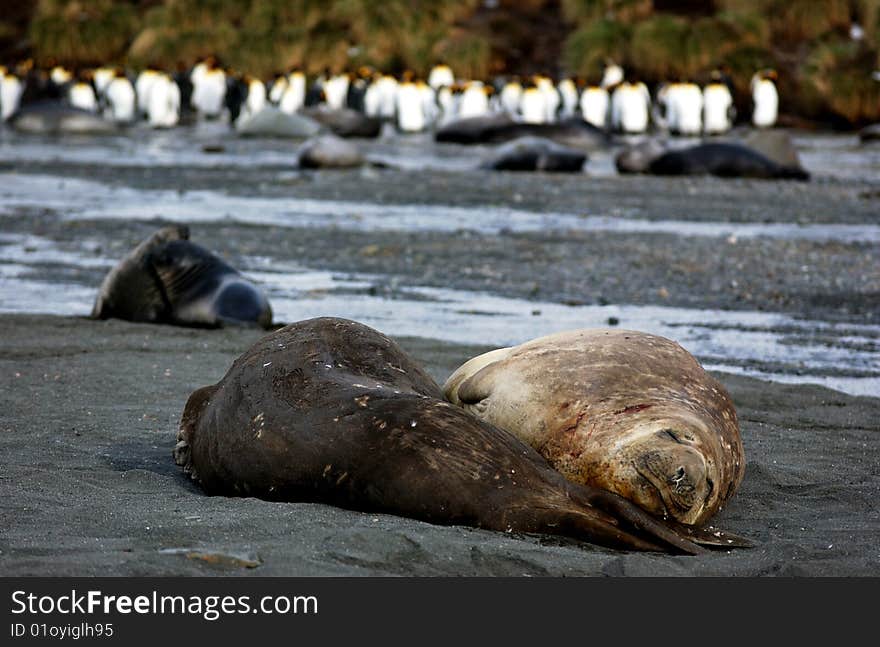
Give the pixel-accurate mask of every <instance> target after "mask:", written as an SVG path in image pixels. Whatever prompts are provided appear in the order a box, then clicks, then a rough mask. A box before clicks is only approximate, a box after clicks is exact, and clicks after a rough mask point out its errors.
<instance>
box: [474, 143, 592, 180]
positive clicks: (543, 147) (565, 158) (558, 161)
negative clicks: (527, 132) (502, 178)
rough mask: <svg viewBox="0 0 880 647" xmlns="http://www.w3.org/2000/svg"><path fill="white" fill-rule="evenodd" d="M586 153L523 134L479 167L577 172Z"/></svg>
mask: <svg viewBox="0 0 880 647" xmlns="http://www.w3.org/2000/svg"><path fill="white" fill-rule="evenodd" d="M586 159H587V154H586V153H583V152H581V151H579V150H575V149H573V148H568V147H567V146H562V145H560V144H557V143H556V142H553V141H550V140H549V139H544V138H543V137H520V138H518V139H514V140H513V141H512V142H509V143H507V144H504V145H503V146H501V147H499V148H498V150H497V151H495V154H494V155H492V157H491V158H489V159H487V160H486V161H484V162H483V163H482V164H481V165H480V168H483V169H491V170H495V171H547V172H556V173H560V172H561V173H578V172H580V171H581V169H583V167H584V162H585V161H586Z"/></svg>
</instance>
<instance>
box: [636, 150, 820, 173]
mask: <svg viewBox="0 0 880 647" xmlns="http://www.w3.org/2000/svg"><path fill="white" fill-rule="evenodd" d="M648 172H649V173H651V174H653V175H717V176H719V177H751V178H765V179H776V180H809V179H810V174H809V173H807V172H806V171H805V170H804V169H802V168H800V167H798V166H783V165H781V164H777V163H776V162H774V161H773V160H771V159H769V158H767V157H766V156H764V155H762V154H761V153H759V152H758V151H755V150H752V149H751V148H749V147H748V146H743V145H742V144H736V143H733V142H713V143H708V144H698V145H696V146H691V147H689V148H684V149H680V150H672V151H667V152H665V153H663V154H662V155H660V156H659V157H657V158H656V159H654V160H652V161H651V163H650V164H649V165H648Z"/></svg>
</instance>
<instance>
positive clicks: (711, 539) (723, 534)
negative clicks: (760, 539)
mask: <svg viewBox="0 0 880 647" xmlns="http://www.w3.org/2000/svg"><path fill="white" fill-rule="evenodd" d="M676 525H677V526H678V524H676ZM678 531H679V532H683V533H684V534H686V535H687V537H688V538H689V539H690V540H691V541H693V542H695V543H697V544H700V545H701V546H710V547H712V548H754V546H755V544H754V542H752V541H751V540H750V539H746V538H745V537H741V536H740V535H735V534H733V533H732V532H727V531H726V530H720V529H718V528H716V527H714V526H707V527H705V528H696V527H693V526H685V525H681V526H680V527H678Z"/></svg>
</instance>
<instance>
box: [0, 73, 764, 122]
mask: <svg viewBox="0 0 880 647" xmlns="http://www.w3.org/2000/svg"><path fill="white" fill-rule="evenodd" d="M775 81H776V73H775V72H774V71H773V70H762V71H760V72H758V73H756V74H755V75H754V77H753V78H752V81H751V94H752V110H751V121H752V125H753V126H755V127H758V128H769V127H772V126H773V125H774V124H775V123H776V119H777V112H778V104H779V96H778V93H777V90H776V84H775ZM47 98H48V99H56V100H60V101H62V102H65V103H67V104H68V105H69V106H71V107H74V108H78V109H81V110H84V111H87V112H90V113H93V114H98V115H100V116H102V117H103V118H105V119H107V120H108V121H111V122H114V123H117V124H130V123H133V122H135V121H141V120H142V121H145V122H146V123H148V124H149V125H150V126H152V127H154V128H171V127H174V126H177V125H178V124H180V123H181V122H182V121H186V120H187V119H188V118H192V117H193V116H194V117H195V118H198V119H206V120H216V119H226V120H228V121H229V122H230V123H232V124H235V123H236V122H238V121H239V120H241V119H244V118H247V117H249V116H252V115H254V114H256V113H258V112H260V111H261V110H262V109H263V108H264V107H267V106H270V105H271V106H274V107H276V108H277V109H279V110H281V111H282V112H285V113H288V114H293V113H296V112H298V111H300V110H302V109H303V108H306V107H309V106H316V105H325V106H327V107H328V108H330V109H333V110H340V109H344V108H347V109H352V110H356V111H358V112H360V113H363V114H365V115H366V116H368V117H373V118H378V119H382V120H384V121H388V122H391V123H393V124H394V125H395V126H396V128H397V129H398V130H399V131H400V132H403V133H415V132H422V131H425V130H430V129H431V128H435V127H441V126H443V125H445V124H448V123H450V122H453V121H456V120H460V119H466V118H471V117H482V116H487V115H490V114H507V115H509V116H511V117H512V118H514V119H516V120H519V121H521V122H524V123H532V124H546V123H553V122H556V121H559V120H563V119H570V118H572V117H576V116H579V117H581V118H582V119H583V120H584V121H586V122H588V123H589V124H591V125H593V126H595V127H597V128H600V129H604V130H608V131H612V132H618V133H623V134H639V133H644V132H646V131H648V129H649V128H651V127H652V125H653V127H654V128H656V129H658V130H661V131H666V132H669V133H671V134H674V135H684V136H698V135H718V134H723V133H725V132H727V131H728V130H730V129H731V128H732V126H733V123H734V120H735V118H736V111H735V108H734V105H733V95H732V92H731V84H730V80H729V79H728V78H726V77H725V76H724V75H723V74H722V73H721V72H719V71H715V72H713V73H712V75H711V78H710V79H709V81H708V83H706V84H705V85H704V86H703V87H700V85H698V84H697V83H695V82H693V81H690V80H685V79H675V80H672V81H670V82H668V83H663V84H661V85H660V86H659V87H657V88H656V89H655V92H654V94H653V96H652V94H651V92H650V91H649V89H648V87H647V85H646V84H645V83H643V82H641V81H638V80H634V79H630V78H628V77H627V75H626V74H625V73H624V70H623V69H622V68H621V67H620V66H619V65H616V64H613V63H609V64H608V65H607V66H606V68H605V70H604V73H603V74H602V78H601V80H600V81H599V82H598V83H595V84H589V83H586V82H584V81H583V80H582V79H573V78H563V79H561V80H559V81H558V82H554V80H553V79H551V78H550V77H548V76H543V75H534V76H531V77H528V78H520V77H516V76H511V77H503V78H500V77H499V78H495V79H492V80H491V81H479V80H465V79H460V78H457V77H456V76H455V75H454V73H453V71H452V69H451V68H450V67H449V66H448V65H445V64H438V65H436V66H434V68H433V69H431V71H430V74H429V75H428V77H427V79H420V78H418V77H417V76H416V75H415V74H414V73H413V72H411V71H405V72H404V73H403V74H401V75H399V76H393V75H390V74H384V73H381V72H378V71H376V70H374V69H372V68H366V67H362V68H360V69H359V70H357V71H356V72H349V73H344V74H331V73H329V72H326V73H324V74H322V75H319V76H318V77H316V78H311V79H307V77H306V75H305V74H304V73H303V72H302V71H301V70H299V69H296V68H293V69H290V70H287V71H286V72H283V73H278V74H276V75H275V76H274V78H272V79H265V80H264V79H259V78H256V77H254V76H251V75H248V74H241V73H238V72H235V71H232V70H230V69H227V68H224V67H223V66H222V65H221V64H220V62H219V60H218V59H217V58H216V57H214V56H210V57H208V58H206V59H204V60H202V61H199V62H198V63H197V64H196V65H194V66H193V67H192V68H191V69H189V70H182V71H177V72H173V73H172V72H168V71H163V70H160V69H157V68H154V67H147V68H146V69H144V70H141V71H140V72H138V73H136V74H132V73H130V72H127V71H124V70H123V69H122V68H119V67H109V66H108V67H99V68H96V69H89V70H79V71H76V72H74V71H71V70H68V69H66V68H65V67H63V66H60V65H56V66H54V67H52V68H50V69H36V68H34V66H33V64H32V62H30V61H25V62H23V63H19V64H17V65H12V66H0V114H2V119H3V121H7V120H9V119H10V118H11V117H12V116H13V115H14V114H15V112H16V111H17V110H18V109H19V107H20V106H21V105H23V104H25V103H27V102H29V101H33V100H35V99H47Z"/></svg>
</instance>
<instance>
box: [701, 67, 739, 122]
mask: <svg viewBox="0 0 880 647" xmlns="http://www.w3.org/2000/svg"><path fill="white" fill-rule="evenodd" d="M735 116H736V108H735V107H734V105H733V95H732V94H731V93H730V88H729V87H728V86H727V84H726V83H724V82H723V77H722V74H721V72H720V71H718V70H715V71H713V72H712V78H711V81H710V82H709V83H708V84H707V85H706V87H704V88H703V132H704V133H706V134H707V135H723V134H724V133H726V132H727V131H729V130H730V129H731V128H732V127H733V119H734V117H735Z"/></svg>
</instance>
